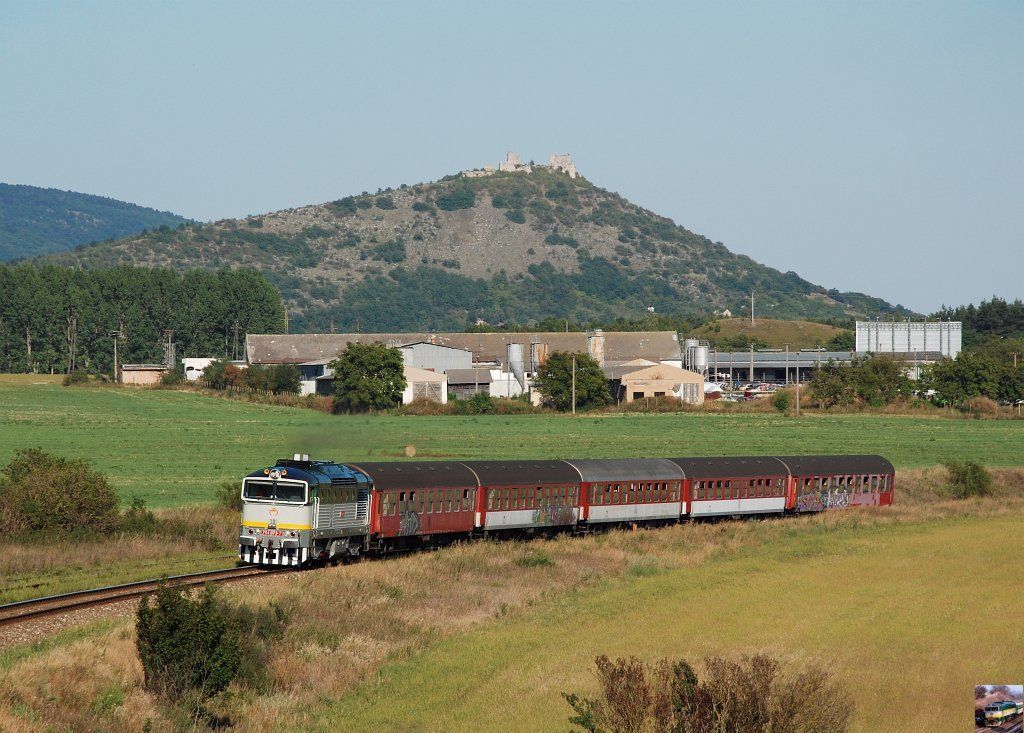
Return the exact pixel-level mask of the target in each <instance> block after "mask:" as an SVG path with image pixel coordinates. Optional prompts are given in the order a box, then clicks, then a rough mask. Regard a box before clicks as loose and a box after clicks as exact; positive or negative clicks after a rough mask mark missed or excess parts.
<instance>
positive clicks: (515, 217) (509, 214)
mask: <svg viewBox="0 0 1024 733" xmlns="http://www.w3.org/2000/svg"><path fill="white" fill-rule="evenodd" d="M505 218H506V219H508V220H509V221H513V222H515V223H516V224H525V223H526V214H524V213H523V210H522V209H509V210H508V211H506V212H505Z"/></svg>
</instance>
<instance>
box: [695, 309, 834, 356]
mask: <svg viewBox="0 0 1024 733" xmlns="http://www.w3.org/2000/svg"><path fill="white" fill-rule="evenodd" d="M755 308H756V303H755ZM848 333H850V332H849V331H845V330H844V329H841V328H837V327H836V326H829V325H827V324H824V323H812V322H810V321H799V320H792V321H784V320H779V319H773V318H755V319H754V323H753V324H751V323H750V319H749V318H719V319H717V320H714V321H709V322H708V323H705V324H704V325H702V326H700V327H699V328H697V329H695V330H694V331H691V332H690V333H688V334H687V336H689V337H691V338H700V339H707V340H709V341H710V342H711V343H712V345H713V346H716V347H718V348H733V347H734V348H739V349H745V348H747V344H749V343H754V345H755V346H756V347H759V348H770V349H781V348H783V347H784V346H785V345H786V344H787V343H788V344H789V346H790V348H791V349H808V348H811V347H814V346H825V345H826V344H827V343H828V342H829V341H830V340H831V339H833V338H835V337H837V336H839V335H841V334H848ZM851 348H852V347H851Z"/></svg>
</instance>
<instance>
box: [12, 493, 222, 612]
mask: <svg viewBox="0 0 1024 733" xmlns="http://www.w3.org/2000/svg"><path fill="white" fill-rule="evenodd" d="M156 515H157V517H158V529H157V530H156V531H154V532H152V533H147V534H127V533H116V534H114V535H112V536H110V537H109V538H105V539H90V538H68V537H66V536H61V535H56V536H45V537H29V538H25V539H21V540H16V541H11V542H8V543H7V544H6V545H5V547H4V552H3V553H0V578H2V580H0V603H10V602H12V601H18V600H23V599H26V598H33V597H37V596H44V595H51V594H54V593H63V592H67V591H71V590H80V589H83V588H92V587H97V586H100V585H107V584H112V583H124V582H128V581H131V580H140V579H146V578H153V577H159V576H160V575H164V574H177V573H185V572H191V571H195V570H203V569H212V568H215V567H227V566H228V565H230V564H231V562H232V559H233V558H234V556H235V544H236V542H237V536H238V535H237V533H238V513H237V512H234V511H230V510H227V509H220V508H212V507H202V508H198V507H190V508H183V509H168V510H162V511H158V512H156Z"/></svg>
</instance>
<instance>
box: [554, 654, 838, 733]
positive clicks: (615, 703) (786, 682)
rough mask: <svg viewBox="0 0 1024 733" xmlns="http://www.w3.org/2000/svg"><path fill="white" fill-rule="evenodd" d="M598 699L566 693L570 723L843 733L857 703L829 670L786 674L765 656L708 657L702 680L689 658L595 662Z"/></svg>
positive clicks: (609, 729) (620, 732)
mask: <svg viewBox="0 0 1024 733" xmlns="http://www.w3.org/2000/svg"><path fill="white" fill-rule="evenodd" d="M596 664H597V679H598V684H599V687H600V693H599V697H597V698H585V697H581V696H579V695H575V694H565V693H563V697H564V698H565V700H566V702H568V703H569V706H570V707H571V708H572V709H573V712H574V715H572V716H571V717H570V718H569V722H570V723H571V724H573V725H575V726H578V728H580V729H582V730H585V731H590V732H591V733H598V732H599V731H600V732H601V733H627V732H630V733H632V732H633V731H665V732H666V733H668V732H669V731H685V732H686V733H721V732H722V731H729V732H730V733H777V732H779V731H786V733H817V732H818V731H829V732H830V733H842V731H845V730H848V729H849V727H850V720H851V718H852V715H853V705H852V703H851V702H850V699H849V696H848V695H847V693H846V692H845V691H844V690H843V689H842V688H841V687H840V686H839V685H838V684H836V683H835V682H833V681H832V679H831V677H830V675H829V674H828V673H827V672H825V671H823V670H821V669H817V668H814V667H811V668H807V669H803V670H797V671H795V672H792V673H790V674H783V673H782V665H781V664H780V663H779V662H778V661H776V660H774V659H772V658H771V657H768V656H766V655H764V654H758V655H755V656H753V657H743V658H742V659H741V660H740V661H731V660H726V659H721V658H718V657H711V658H708V659H706V660H705V663H704V666H705V674H704V679H703V680H702V679H700V678H699V677H698V676H697V673H696V672H695V671H694V669H693V667H691V666H690V665H689V664H688V663H687V662H686V661H685V660H682V659H680V660H677V661H673V660H669V659H663V660H661V661H660V662H658V663H656V664H654V665H647V664H644V663H643V662H641V661H640V660H639V659H636V658H635V657H631V658H629V659H616V660H615V661H614V662H613V661H612V660H610V659H609V658H608V657H606V656H600V657H598V658H597V660H596Z"/></svg>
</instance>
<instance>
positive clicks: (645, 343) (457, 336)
mask: <svg viewBox="0 0 1024 733" xmlns="http://www.w3.org/2000/svg"><path fill="white" fill-rule="evenodd" d="M417 341H422V342H425V343H431V344H437V345H439V346H450V347H452V348H456V349H464V350H466V351H471V352H473V355H474V358H475V359H476V361H493V362H498V363H504V362H505V360H506V355H507V350H508V344H510V343H514V344H522V345H523V355H524V357H525V358H526V360H527V361H529V358H530V344H531V343H545V344H547V345H548V352H549V353H554V352H556V351H579V352H586V351H587V334H586V333H584V332H579V331H577V332H570V333H561V332H554V333H536V332H534V333H433V334H431V333H320V334H316V333H309V334H249V335H248V336H246V339H245V352H246V356H247V357H248V359H249V363H251V364H282V363H285V364H299V363H304V362H310V361H315V360H317V359H330V358H334V357H336V356H337V355H338V354H340V353H341V352H342V351H344V350H345V347H347V346H348V345H349V344H350V343H364V344H372V343H383V344H389V343H394V344H410V343H413V342H417ZM604 358H605V361H606V362H615V361H620V362H621V361H626V360H629V359H636V358H643V359H648V360H650V361H654V362H660V361H663V360H671V359H680V358H681V355H680V351H679V338H678V336H677V334H676V332H675V331H607V332H605V333H604Z"/></svg>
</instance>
